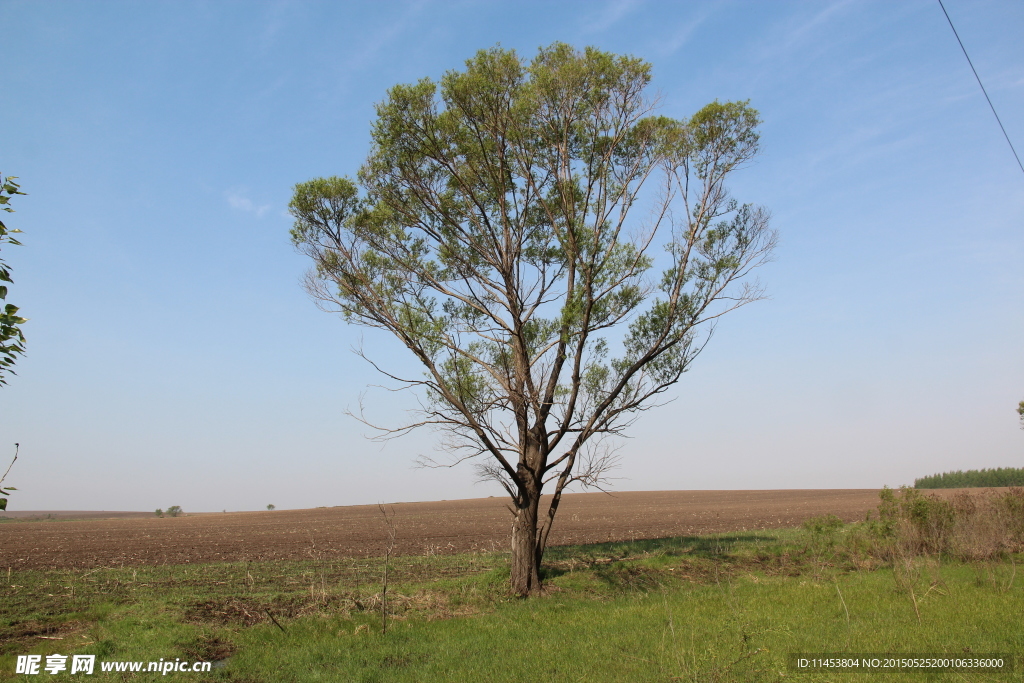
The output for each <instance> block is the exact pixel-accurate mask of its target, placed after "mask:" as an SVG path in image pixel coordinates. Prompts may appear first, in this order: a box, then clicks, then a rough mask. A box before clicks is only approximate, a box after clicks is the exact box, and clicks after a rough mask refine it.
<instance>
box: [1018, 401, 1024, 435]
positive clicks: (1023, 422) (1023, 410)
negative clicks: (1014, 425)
mask: <svg viewBox="0 0 1024 683" xmlns="http://www.w3.org/2000/svg"><path fill="white" fill-rule="evenodd" d="M1017 414H1018V415H1020V428H1021V429H1024V401H1021V402H1020V403H1019V404H1017Z"/></svg>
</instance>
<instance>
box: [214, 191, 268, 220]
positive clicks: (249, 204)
mask: <svg viewBox="0 0 1024 683" xmlns="http://www.w3.org/2000/svg"><path fill="white" fill-rule="evenodd" d="M246 194H247V191H246V190H245V189H244V188H238V189H233V190H228V191H227V192H225V193H224V197H225V199H227V200H228V206H230V207H231V208H232V209H235V210H237V211H244V212H246V213H251V214H253V215H254V216H256V218H263V215H264V214H265V213H266V212H267V211H270V204H260V205H257V204H256V203H255V202H254V201H253V200H251V199H249V198H248V197H247V196H246Z"/></svg>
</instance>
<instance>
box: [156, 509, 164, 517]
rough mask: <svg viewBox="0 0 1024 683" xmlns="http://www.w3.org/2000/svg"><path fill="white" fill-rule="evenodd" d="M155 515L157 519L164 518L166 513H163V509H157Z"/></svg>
mask: <svg viewBox="0 0 1024 683" xmlns="http://www.w3.org/2000/svg"><path fill="white" fill-rule="evenodd" d="M155 514H156V516H157V517H163V516H164V511H163V509H162V508H157V509H156V512H155Z"/></svg>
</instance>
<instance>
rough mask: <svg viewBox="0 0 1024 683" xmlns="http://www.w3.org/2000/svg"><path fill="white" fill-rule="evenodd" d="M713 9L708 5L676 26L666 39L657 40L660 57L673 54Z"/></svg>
mask: <svg viewBox="0 0 1024 683" xmlns="http://www.w3.org/2000/svg"><path fill="white" fill-rule="evenodd" d="M713 11H714V7H713V6H709V7H707V8H705V9H704V10H703V11H701V12H698V13H697V14H696V16H694V17H693V18H691V19H690V20H689V21H686V22H683V23H682V24H680V25H679V26H677V27H676V28H675V29H674V30H673V31H672V33H671V35H670V36H669V37H668V38H667V39H666V40H661V41H657V42H656V43H655V49H656V51H657V53H658V54H659V55H661V56H662V57H669V56H671V55H673V54H675V53H676V52H677V51H678V50H679V48H681V47H682V46H683V45H685V44H686V43H687V41H689V40H690V38H691V37H692V36H693V34H694V32H695V31H696V30H697V27H698V26H700V25H701V24H703V23H704V22H705V21H707V19H708V17H709V16H711V14H712V12H713Z"/></svg>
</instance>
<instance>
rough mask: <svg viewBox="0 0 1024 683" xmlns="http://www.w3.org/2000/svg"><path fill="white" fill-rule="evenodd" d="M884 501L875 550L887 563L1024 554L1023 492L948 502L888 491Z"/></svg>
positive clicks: (910, 492) (876, 527)
mask: <svg viewBox="0 0 1024 683" xmlns="http://www.w3.org/2000/svg"><path fill="white" fill-rule="evenodd" d="M880 498H881V501H880V503H879V506H878V516H879V521H878V522H877V523H875V525H874V526H873V531H874V535H875V537H876V539H877V541H878V542H877V545H876V548H875V550H876V552H877V553H878V554H879V555H881V556H882V557H883V558H885V559H887V560H890V561H891V560H894V559H895V558H896V557H907V556H916V555H923V554H932V555H941V554H946V555H950V556H952V557H955V558H957V559H961V560H988V559H994V558H997V557H1000V556H1002V555H1005V554H1006V553H1009V552H1020V551H1021V550H1024V489H1021V488H1011V489H1010V490H1009V491H1007V492H1001V493H986V494H974V495H972V494H969V493H960V494H957V495H956V496H954V497H953V498H952V499H951V500H945V499H942V498H939V497H938V496H936V495H934V494H932V495H922V494H921V493H920V492H919V491H917V490H915V489H910V488H907V487H901V488H900V489H899V493H898V494H897V492H895V491H893V490H892V489H890V488H884V489H882V492H881V494H880Z"/></svg>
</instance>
